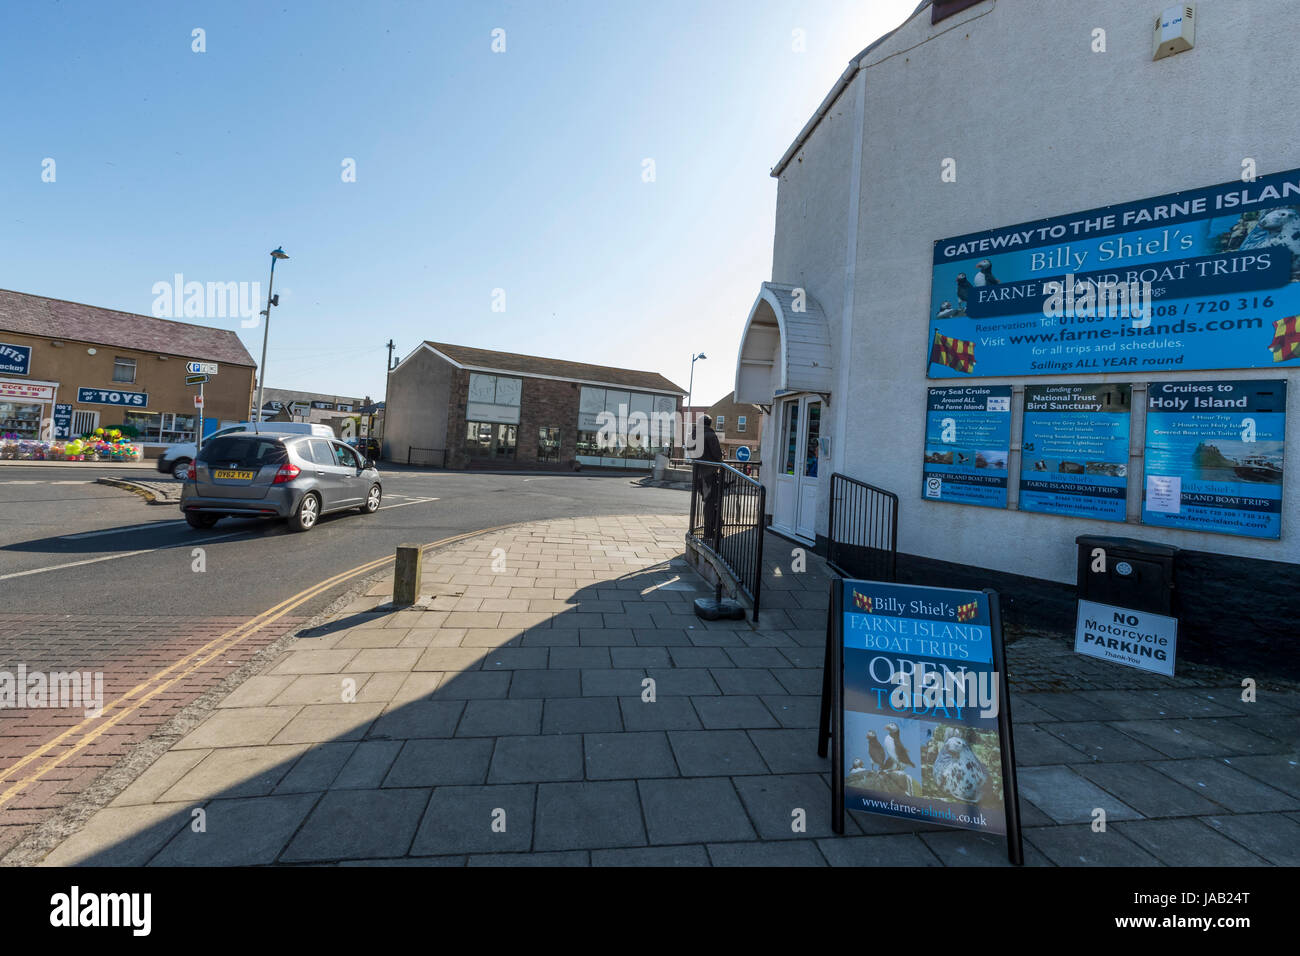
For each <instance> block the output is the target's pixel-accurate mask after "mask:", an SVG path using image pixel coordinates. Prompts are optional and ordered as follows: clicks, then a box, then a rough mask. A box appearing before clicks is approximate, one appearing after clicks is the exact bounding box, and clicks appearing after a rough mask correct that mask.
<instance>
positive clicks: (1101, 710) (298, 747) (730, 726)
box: [4, 516, 1300, 866]
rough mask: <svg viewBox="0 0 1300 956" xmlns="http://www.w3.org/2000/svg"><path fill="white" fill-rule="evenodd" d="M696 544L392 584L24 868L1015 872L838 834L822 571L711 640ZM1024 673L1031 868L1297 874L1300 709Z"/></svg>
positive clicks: (976, 854)
mask: <svg viewBox="0 0 1300 956" xmlns="http://www.w3.org/2000/svg"><path fill="white" fill-rule="evenodd" d="M684 531H685V521H684V520H683V519H682V518H680V517H678V516H658V517H656V516H650V517H627V518H601V519H582V520H557V521H549V522H537V523H533V524H529V525H522V526H517V527H514V528H509V529H505V530H502V531H495V532H491V533H488V534H486V535H483V536H480V537H477V538H474V539H471V540H469V541H465V542H462V543H460V544H457V545H454V546H451V547H448V548H446V549H444V550H442V551H439V552H435V553H432V554H429V555H427V556H426V557H425V560H424V566H423V572H424V573H423V579H422V591H423V593H424V594H426V595H427V596H428V597H427V599H426V600H425V601H423V602H422V604H423V605H424V606H423V607H422V609H419V610H404V611H397V612H384V611H380V610H376V608H377V606H378V605H380V604H381V603H382V602H383V601H384V600H385V599H386V595H387V594H388V593H389V589H390V587H391V584H390V580H389V579H387V578H385V579H381V580H377V581H376V582H375V584H374V586H373V587H371V588H370V589H369V590H368V593H367V594H366V595H365V596H363V597H360V598H358V599H357V600H355V601H353V602H352V603H351V604H350V605H348V606H347V607H346V608H344V609H343V610H342V611H340V613H338V614H337V615H335V616H334V617H333V619H331V620H329V621H327V622H326V623H325V624H323V625H321V626H317V627H314V628H312V629H310V630H306V631H304V632H302V633H301V634H300V635H299V636H298V637H296V638H294V639H292V640H291V641H289V642H287V643H286V645H285V649H284V652H283V653H282V654H279V656H278V657H276V659H274V660H273V661H272V662H270V664H269V665H268V666H267V667H266V668H265V669H263V670H262V672H261V673H259V674H257V675H256V676H253V677H251V678H249V679H248V680H246V681H244V682H243V683H242V684H241V685H240V686H239V687H238V688H237V689H236V690H234V692H233V693H231V694H229V695H228V696H227V697H225V699H224V700H222V701H221V702H220V704H219V706H218V707H217V708H216V709H215V710H214V711H212V712H211V714H210V716H208V717H206V719H204V720H203V722H202V723H199V724H198V725H197V726H195V727H193V729H192V730H189V731H188V732H187V733H186V734H185V735H184V736H183V737H182V738H181V739H179V740H178V741H177V742H176V743H175V744H174V745H173V746H172V747H171V748H170V749H169V750H168V751H167V752H165V753H163V754H162V755H161V756H160V757H159V758H158V759H157V760H156V762H154V763H153V764H152V765H151V766H149V767H148V769H147V770H145V771H144V772H143V773H141V774H140V775H139V776H138V778H136V779H135V780H134V782H132V783H131V784H130V785H129V786H127V787H126V788H125V789H124V790H122V791H121V792H120V793H119V794H118V795H117V796H116V798H115V799H113V801H112V802H111V804H109V805H108V806H107V807H105V808H104V809H101V810H99V811H98V812H97V813H95V814H94V816H91V817H90V818H89V820H88V822H87V823H86V825H85V826H84V828H82V829H81V830H80V831H78V832H76V833H74V834H72V835H71V836H70V837H69V838H68V839H66V840H64V841H63V842H62V843H61V844H60V845H58V846H57V847H56V848H55V849H53V851H52V852H49V853H48V855H45V851H44V850H41V852H40V853H35V852H19V851H15V852H14V853H11V854H10V856H9V857H8V858H7V859H6V860H5V861H4V862H6V863H10V864H12V863H33V862H39V861H41V860H42V859H43V860H44V862H45V863H47V864H59V865H66V864H73V863H85V864H97V865H107V864H124V865H143V864H150V865H178V864H182V865H183V864H191V865H194V864H197V865H234V864H272V863H279V864H298V863H324V864H332V863H341V864H348V865H367V864H369V865H452V866H460V865H466V864H469V865H476V864H544V865H628V864H632V865H635V864H650V865H653V864H674V865H710V864H712V865H734V864H742V865H745V864H748V865H825V864H828V863H829V864H832V865H852V866H875V865H896V866H897V865H963V864H981V865H1006V855H1005V848H1004V847H1005V845H1004V843H1003V842H1002V841H1000V840H998V839H995V838H992V837H986V836H982V835H979V834H974V833H971V832H967V831H960V830H950V829H946V828H941V827H934V826H925V825H917V824H916V823H914V822H912V821H898V820H893V819H890V818H886V817H878V816H867V815H850V816H849V818H848V820H847V832H846V834H845V835H844V836H842V837H835V836H834V835H833V834H832V833H831V831H830V819H829V816H830V814H829V804H830V786H829V765H828V762H827V761H825V760H822V759H819V758H818V757H817V754H816V725H817V717H818V693H819V689H820V682H821V666H822V654H823V646H824V639H825V637H824V630H823V627H824V621H825V602H826V592H827V583H828V580H829V577H828V575H827V572H826V570H825V568H824V566H823V565H822V564H821V563H820V562H819V561H818V559H816V558H815V557H813V556H812V555H808V570H807V571H806V572H805V573H801V574H796V573H792V571H791V570H790V567H789V558H788V554H789V550H790V547H791V546H790V545H789V543H788V542H784V541H781V540H780V539H777V538H774V537H773V538H771V539H770V542H771V546H770V547H768V548H767V551H766V553H767V555H768V557H769V559H770V560H771V562H772V563H771V565H770V566H769V567H768V568H767V574H766V576H765V579H764V585H763V605H764V606H763V620H762V626H761V628H758V629H755V628H753V627H752V626H751V625H749V624H748V623H745V622H710V623H706V622H703V621H700V620H698V619H697V618H695V616H694V615H693V613H692V607H691V601H692V599H693V598H695V597H697V596H699V595H700V594H702V593H704V591H705V589H704V586H703V583H702V582H701V581H700V579H699V578H698V577H696V576H695V574H694V572H693V571H691V570H690V569H689V568H688V567H687V566H686V565H685V563H684V561H683V559H682V557H681V553H682V536H683V533H684ZM783 555H784V556H785V557H784V558H783ZM781 560H784V561H785V562H786V566H785V567H784V568H782V567H780V566H779V562H780V561H781ZM1008 672H1009V678H1010V680H1011V684H1012V699H1011V709H1012V717H1013V720H1014V721H1015V744H1016V755H1017V762H1018V767H1019V770H1018V773H1019V781H1020V786H1021V812H1022V817H1023V822H1024V825H1025V827H1026V830H1025V850H1026V859H1027V862H1028V863H1029V864H1031V865H1066V866H1069V865H1086V864H1111V865H1126V864H1127V865H1156V864H1161V863H1163V864H1169V865H1186V864H1199V865H1266V864H1281V865H1296V864H1297V863H1300V799H1297V793H1300V766H1298V763H1300V758H1298V757H1297V753H1296V744H1295V741H1296V740H1297V738H1300V690H1298V689H1297V688H1296V687H1295V686H1292V685H1283V684H1276V683H1269V682H1265V681H1261V682H1260V689H1259V692H1258V693H1259V696H1258V700H1257V702H1254V703H1245V702H1243V701H1242V700H1241V679H1242V676H1249V675H1233V674H1228V673H1225V672H1221V671H1217V670H1214V669H1211V668H1207V667H1198V666H1195V665H1190V664H1188V665H1184V664H1180V665H1179V672H1180V673H1179V676H1178V677H1176V678H1166V677H1159V676H1156V675H1151V674H1146V673H1143V672H1140V671H1136V670H1131V669H1128V668H1122V667H1108V666H1106V665H1105V664H1104V663H1103V662H1099V661H1094V660H1091V659H1088V658H1082V657H1080V656H1078V655H1075V654H1074V653H1073V651H1072V649H1071V648H1070V647H1069V646H1068V645H1066V644H1065V643H1064V642H1062V641H1061V640H1060V639H1059V638H1048V637H1025V638H1022V639H1021V640H1019V641H1017V642H1015V643H1014V644H1012V645H1011V646H1010V647H1009V648H1008ZM647 679H649V680H651V681H653V688H654V700H653V701H652V702H651V701H647V700H646V699H644V698H643V693H644V692H645V690H646V688H647V686H648V685H647V683H646V682H647ZM1098 807H1100V808H1103V809H1105V810H1106V814H1107V820H1108V824H1107V828H1106V831H1105V832H1104V833H1096V832H1093V830H1092V827H1091V826H1090V824H1091V823H1092V819H1093V811H1094V809H1095V808H1098ZM200 808H201V809H202V811H203V813H202V814H201V815H198V817H196V816H195V814H194V811H196V810H198V809H200ZM797 809H803V810H804V811H805V812H806V821H807V822H806V830H805V831H804V832H795V831H794V828H793V827H792V813H793V811H795V810H797ZM199 820H201V821H202V825H199V823H198V821H199Z"/></svg>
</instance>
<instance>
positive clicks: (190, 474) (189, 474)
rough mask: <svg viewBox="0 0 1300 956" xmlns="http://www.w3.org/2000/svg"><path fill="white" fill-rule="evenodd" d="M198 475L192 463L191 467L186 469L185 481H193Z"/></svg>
mask: <svg viewBox="0 0 1300 956" xmlns="http://www.w3.org/2000/svg"><path fill="white" fill-rule="evenodd" d="M196 474H197V473H196V471H195V469H194V462H190V464H189V467H188V468H186V469H185V480H186V481H193V480H194V479H195V476H196Z"/></svg>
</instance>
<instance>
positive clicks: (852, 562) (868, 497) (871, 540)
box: [826, 472, 898, 581]
mask: <svg viewBox="0 0 1300 956" xmlns="http://www.w3.org/2000/svg"><path fill="white" fill-rule="evenodd" d="M826 538H827V546H826V561H827V563H828V564H829V565H830V566H831V568H832V570H834V571H835V573H837V574H838V575H840V577H845V578H852V577H857V578H869V579H872V580H885V581H896V580H897V579H898V495H896V494H894V493H893V492H892V491H886V490H885V489H884V488H877V487H876V486H875V485H869V484H867V483H866V482H865V481H858V480H857V479H856V478H850V477H849V476H848V475H842V474H840V473H839V472H835V473H833V474H832V475H831V507H830V520H829V523H828V525H827V535H826Z"/></svg>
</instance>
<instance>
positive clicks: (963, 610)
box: [841, 580, 1007, 834]
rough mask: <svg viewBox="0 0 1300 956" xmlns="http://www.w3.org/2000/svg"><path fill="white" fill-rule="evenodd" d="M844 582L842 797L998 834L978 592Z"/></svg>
mask: <svg viewBox="0 0 1300 956" xmlns="http://www.w3.org/2000/svg"><path fill="white" fill-rule="evenodd" d="M843 587H844V602H843V605H842V606H843V622H842V628H841V630H842V641H843V646H844V696H843V705H844V763H845V766H844V768H843V771H842V772H843V773H844V774H845V785H844V791H845V807H846V808H847V809H849V810H859V811H867V812H869V813H883V814H886V815H888V816H895V817H903V818H905V819H909V820H916V821H918V822H925V823H940V824H944V825H946V826H952V827H960V828H962V829H966V830H979V831H982V832H986V833H996V834H1005V833H1006V832H1007V828H1006V809H1005V807H1006V805H1005V801H1004V797H1003V786H1002V750H1001V747H1002V745H1001V739H1000V737H999V733H998V716H997V715H998V713H999V710H1000V708H1001V707H1002V706H1003V703H1004V702H1003V701H1002V700H1001V682H1000V681H999V679H998V675H997V674H995V673H994V668H993V632H992V628H991V625H990V619H989V602H988V598H987V596H986V595H984V594H983V593H981V592H979V591H958V590H952V589H949V588H927V587H913V586H906V585H896V584H883V583H878V582H874V581H851V580H850V581H844V582H843ZM900 681H901V683H900Z"/></svg>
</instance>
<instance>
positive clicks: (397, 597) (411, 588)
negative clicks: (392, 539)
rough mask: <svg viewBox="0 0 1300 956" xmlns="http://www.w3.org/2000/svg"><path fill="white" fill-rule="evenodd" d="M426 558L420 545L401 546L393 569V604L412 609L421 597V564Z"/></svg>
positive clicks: (398, 547) (398, 548)
mask: <svg viewBox="0 0 1300 956" xmlns="http://www.w3.org/2000/svg"><path fill="white" fill-rule="evenodd" d="M423 556H424V551H423V549H422V548H421V547H420V546H419V545H418V544H399V545H398V546H397V564H396V566H395V567H394V568H393V604H395V605H397V606H398V607H410V606H411V605H412V604H414V603H415V602H416V601H417V600H419V597H420V562H421V559H422V558H423Z"/></svg>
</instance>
